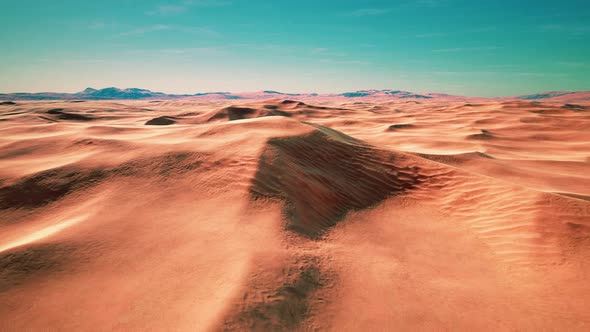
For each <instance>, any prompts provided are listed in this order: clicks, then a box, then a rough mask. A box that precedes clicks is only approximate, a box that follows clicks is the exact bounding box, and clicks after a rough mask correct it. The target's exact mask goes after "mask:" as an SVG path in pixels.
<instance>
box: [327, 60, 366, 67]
mask: <svg viewBox="0 0 590 332" xmlns="http://www.w3.org/2000/svg"><path fill="white" fill-rule="evenodd" d="M319 61H320V62H322V63H330V64H334V65H359V66H367V65H370V64H371V63H370V62H367V61H356V60H336V59H320V60H319Z"/></svg>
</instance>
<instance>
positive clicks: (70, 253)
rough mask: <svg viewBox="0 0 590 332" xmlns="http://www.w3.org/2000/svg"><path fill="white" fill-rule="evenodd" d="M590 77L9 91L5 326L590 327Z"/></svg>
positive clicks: (0, 164) (3, 195)
mask: <svg viewBox="0 0 590 332" xmlns="http://www.w3.org/2000/svg"><path fill="white" fill-rule="evenodd" d="M269 94H272V93H270V92H269ZM584 96H585V95H576V98H577V99H576V100H575V102H572V101H571V100H566V99H565V98H567V96H565V95H555V96H553V97H549V98H547V99H542V100H536V101H531V100H515V99H510V100H508V99H507V100H470V101H469V102H466V101H464V100H460V99H458V98H455V97H453V98H450V97H449V98H447V99H445V98H444V97H440V98H431V99H424V100H405V99H401V98H400V99H395V100H391V99H389V98H377V97H375V98H365V99H362V100H361V99H357V98H343V97H334V98H323V99H314V98H312V97H309V98H304V99H303V100H299V99H298V100H285V99H260V100H259V99H256V100H247V101H236V100H210V101H206V100H196V99H195V100H187V99H176V100H165V101H154V100H145V101H85V102H72V101H18V102H4V103H2V104H1V105H0V303H2V305H0V319H1V320H2V322H3V323H2V326H3V327H2V328H1V329H2V330H7V331H26V330H82V331H105V330H116V331H146V330H163V331H219V330H237V331H250V330H253V331H276V330H289V331H290V330H297V331H310V330H320V331H323V330H327V331H365V330H370V329H373V330H377V331H382V330H401V331H424V330H436V331H439V330H443V331H447V330H448V331H472V330H476V329H477V330H482V331H538V330H544V331H554V330H555V331H557V330H559V331H588V330H589V329H590V303H589V302H588V300H587V299H588V298H590V282H588V281H587V276H588V274H589V273H590V264H589V262H588V259H587V258H588V257H589V255H590V102H587V101H585V100H584V99H583V98H582V97H584ZM569 97H570V98H571V97H572V96H569ZM293 98H298V97H296V96H294V97H293Z"/></svg>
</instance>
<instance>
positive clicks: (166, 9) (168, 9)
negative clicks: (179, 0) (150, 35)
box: [146, 5, 187, 16]
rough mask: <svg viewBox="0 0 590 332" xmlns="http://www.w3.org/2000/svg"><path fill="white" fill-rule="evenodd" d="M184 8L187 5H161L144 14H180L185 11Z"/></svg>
mask: <svg viewBox="0 0 590 332" xmlns="http://www.w3.org/2000/svg"><path fill="white" fill-rule="evenodd" d="M186 9H187V7H186V6H182V5H162V6H158V7H156V8H154V9H152V10H150V11H148V12H146V14H148V15H157V16H172V15H178V14H182V13H184V12H185V11H186Z"/></svg>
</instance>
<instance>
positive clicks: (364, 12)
mask: <svg viewBox="0 0 590 332" xmlns="http://www.w3.org/2000/svg"><path fill="white" fill-rule="evenodd" d="M390 11H391V9H388V8H361V9H357V10H354V11H351V12H348V13H345V15H346V16H357V17H360V16H377V15H385V14H387V13H389V12H390Z"/></svg>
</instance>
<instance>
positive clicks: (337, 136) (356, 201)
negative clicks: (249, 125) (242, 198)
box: [250, 125, 424, 239]
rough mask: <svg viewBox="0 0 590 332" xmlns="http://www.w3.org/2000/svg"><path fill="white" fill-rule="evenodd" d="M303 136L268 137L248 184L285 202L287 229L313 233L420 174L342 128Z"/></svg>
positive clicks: (399, 188)
mask: <svg viewBox="0 0 590 332" xmlns="http://www.w3.org/2000/svg"><path fill="white" fill-rule="evenodd" d="M314 127H316V130H315V131H314V132H313V133H311V134H308V135H304V136H296V137H288V138H276V139H271V140H269V141H268V142H267V145H266V148H265V150H264V152H263V153H262V155H261V157H260V160H259V164H258V170H257V172H256V175H255V178H254V179H253V182H252V185H251V187H250V194H251V196H252V197H253V198H254V199H264V198H270V199H280V200H282V201H284V202H285V209H284V215H285V217H286V220H287V222H288V228H289V229H291V230H293V231H295V232H297V233H299V234H301V235H303V236H306V237H309V238H312V239H313V238H318V237H320V236H321V235H322V234H323V233H324V232H325V231H327V230H328V229H329V228H330V227H332V226H334V225H336V223H338V221H340V220H341V219H342V218H344V217H345V216H346V214H347V213H349V212H351V211H355V210H361V209H366V208H369V207H372V206H374V205H376V204H378V203H379V202H381V201H383V200H385V199H386V198H388V197H391V196H394V195H399V194H401V193H403V192H404V191H405V190H407V189H410V188H412V187H414V185H415V184H417V183H418V182H420V181H421V180H423V179H424V177H423V176H421V175H420V174H419V169H418V168H417V167H401V166H400V165H399V163H398V162H397V158H398V157H399V156H396V155H394V154H393V153H390V152H386V151H382V150H377V149H375V148H373V147H371V146H370V145H368V144H365V143H364V142H362V141H358V140H356V139H354V138H352V137H349V136H347V135H345V134H343V133H341V132H338V131H335V130H332V129H329V128H326V127H322V126H316V125H314Z"/></svg>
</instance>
